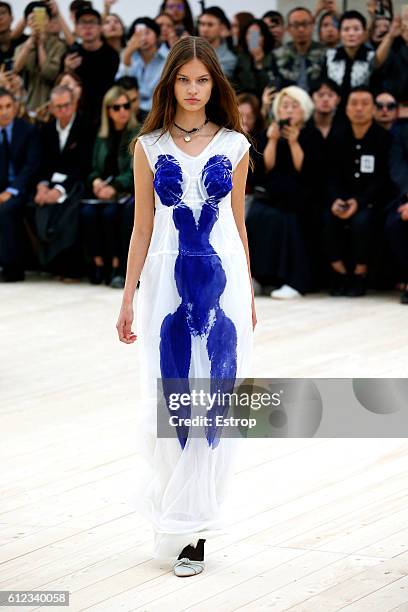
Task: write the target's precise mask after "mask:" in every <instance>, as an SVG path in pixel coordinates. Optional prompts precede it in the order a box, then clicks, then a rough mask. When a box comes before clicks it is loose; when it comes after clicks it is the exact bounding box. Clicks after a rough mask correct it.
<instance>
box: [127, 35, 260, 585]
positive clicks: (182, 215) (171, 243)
mask: <svg viewBox="0 0 408 612" xmlns="http://www.w3.org/2000/svg"><path fill="white" fill-rule="evenodd" d="M249 147H250V144H249V142H248V140H247V138H246V136H245V134H244V132H243V129H242V127H241V120H240V115H239V111H238V103H237V98H236V95H235V93H234V90H233V89H232V87H231V85H230V83H229V81H228V80H227V78H226V77H225V75H224V73H223V71H222V69H221V66H220V64H219V61H218V58H217V55H216V53H215V51H214V49H213V47H212V46H211V45H210V44H209V43H208V42H207V41H206V40H204V39H203V38H200V37H195V36H190V37H186V38H182V39H180V40H179V41H178V42H177V43H176V44H175V45H174V46H173V47H172V48H171V49H170V52H169V55H168V57H167V60H166V64H165V66H164V69H163V72H162V75H161V79H160V81H159V84H158V86H157V88H156V90H155V92H154V95H153V106H152V111H151V112H150V114H149V115H148V117H147V120H146V122H145V123H144V125H143V129H142V132H141V134H140V136H139V137H138V139H137V141H136V146H135V151H134V168H135V189H136V214H135V225H134V229H133V233H132V238H131V242H130V249H129V258H128V268H127V275H126V285H125V290H124V294H123V301H122V307H121V310H120V313H119V318H118V322H117V326H116V327H117V330H118V335H119V339H120V341H121V342H124V343H126V344H132V343H133V342H135V341H136V339H138V343H140V351H141V359H140V368H139V369H140V375H141V388H142V390H143V396H142V397H143V402H142V403H141V405H140V406H139V418H140V424H139V427H138V432H139V433H140V438H139V444H138V447H139V448H138V450H139V451H140V452H141V454H142V455H143V456H144V457H145V459H146V465H145V468H144V469H143V470H140V476H141V477H143V476H144V477H145V479H144V480H142V481H141V482H139V487H138V495H137V504H138V509H139V511H140V512H141V513H142V514H143V515H144V516H145V517H146V518H147V519H148V520H149V521H150V523H151V524H152V526H153V529H154V535H155V547H154V552H153V555H154V557H155V558H164V559H167V560H171V561H172V562H173V569H174V573H175V575H176V576H192V575H195V574H198V573H200V572H202V571H203V569H204V542H205V536H208V534H209V533H211V532H212V531H213V530H215V529H220V528H221V527H225V526H226V525H228V523H229V521H228V518H229V517H228V515H227V513H226V512H225V511H226V510H227V507H226V506H225V505H224V503H225V501H226V499H227V492H228V489H229V484H230V478H229V477H230V475H231V470H232V465H233V463H232V459H233V456H234V452H235V450H236V443H237V442H238V440H234V439H231V438H229V437H228V436H227V435H226V433H227V432H226V431H225V427H224V426H223V421H224V416H226V414H228V410H229V408H230V406H229V405H228V400H227V401H226V402H225V403H223V399H221V400H216V401H215V402H214V403H212V404H211V405H210V404H207V403H205V402H202V403H198V404H197V403H195V402H194V401H193V399H192V398H193V397H197V394H200V393H201V392H203V391H204V393H210V394H212V393H213V394H214V395H215V396H216V397H221V398H224V394H225V393H230V392H232V390H233V388H234V386H235V381H236V378H245V377H246V376H248V375H250V372H249V366H250V357H251V347H252V335H253V329H254V327H255V324H256V314H255V306H254V300H253V293H252V287H251V278H250V272H249V255H248V246H247V238H246V231H245V221H244V196H245V182H246V176H247V170H248V161H249V152H248V149H249ZM139 277H140V289H139V292H138V296H137V320H136V323H137V328H136V330H135V331H132V324H133V318H134V313H133V298H134V294H135V290H136V286H137V283H138V281H139ZM203 379H204V380H203ZM158 382H159V384H160V385H161V393H160V394H159V393H157V395H156V390H157V384H158ZM197 385H198V388H197ZM203 386H204V389H203ZM217 391H219V393H220V395H219V396H218V395H217ZM193 393H194V395H193ZM180 394H183V398H184V399H183V403H182V405H178V406H177V398H179V399H180ZM174 396H175V397H174ZM186 396H187V397H186ZM212 397H214V396H212ZM188 398H190V401H189V400H188ZM158 399H159V400H161V403H159V404H158V403H157V402H158ZM186 399H187V402H186V401H185V400H186ZM174 401H175V403H176V406H174V403H173V402H174ZM135 408H136V404H135ZM201 412H203V413H204V414H201V416H202V419H201V418H200V413H201ZM196 416H199V419H198V421H197V423H198V424H195V423H194V422H193V421H194V419H195V417H196ZM157 419H159V422H158V421H157ZM160 425H161V426H162V427H164V428H165V430H164V435H158V432H157V430H158V426H159V430H160ZM227 429H228V427H227ZM236 433H238V432H236ZM172 434H173V435H172Z"/></svg>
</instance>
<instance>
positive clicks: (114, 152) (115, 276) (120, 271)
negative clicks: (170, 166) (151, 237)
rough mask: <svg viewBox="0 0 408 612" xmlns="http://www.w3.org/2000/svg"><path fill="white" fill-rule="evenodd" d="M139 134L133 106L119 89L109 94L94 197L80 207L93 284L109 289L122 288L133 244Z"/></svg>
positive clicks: (95, 152) (97, 151)
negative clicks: (132, 151)
mask: <svg viewBox="0 0 408 612" xmlns="http://www.w3.org/2000/svg"><path fill="white" fill-rule="evenodd" d="M138 130H139V126H138V124H137V122H136V119H135V117H134V115H133V113H132V112H131V101H130V99H129V96H128V94H127V93H126V91H125V90H124V89H122V88H121V87H117V86H114V87H112V88H111V89H109V90H108V91H107V92H106V94H105V96H104V98H103V103H102V115H101V125H100V128H99V132H98V136H97V138H96V141H95V145H94V150H93V160H92V172H91V174H90V175H89V177H88V183H89V188H90V198H88V199H87V200H86V201H84V203H83V205H82V208H81V219H82V226H83V230H84V238H85V245H86V249H87V252H88V255H89V257H90V258H91V260H92V263H91V272H90V281H91V283H92V284H97V285H99V284H101V283H102V282H103V281H105V282H106V284H110V286H111V287H115V288H121V287H123V285H124V272H125V269H126V252H127V249H128V245H129V244H128V243H129V240H130V234H131V227H132V216H133V202H132V198H131V197H130V196H131V195H132V193H133V174H132V167H131V163H130V160H129V153H128V148H129V144H130V142H131V140H132V139H133V138H134V137H135V135H136V134H137V132H138Z"/></svg>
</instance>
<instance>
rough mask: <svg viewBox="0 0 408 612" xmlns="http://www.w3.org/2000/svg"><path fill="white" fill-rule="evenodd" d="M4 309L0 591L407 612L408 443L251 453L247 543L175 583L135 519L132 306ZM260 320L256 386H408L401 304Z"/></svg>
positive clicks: (44, 303) (362, 304)
mask: <svg viewBox="0 0 408 612" xmlns="http://www.w3.org/2000/svg"><path fill="white" fill-rule="evenodd" d="M0 297H1V299H0V313H1V317H0V327H1V330H0V334H1V335H0V338H1V348H0V351H1V363H2V367H1V373H0V377H1V378H0V393H1V404H0V424H1V451H0V452H1V456H0V465H1V471H0V479H1V486H0V493H1V497H0V500H1V506H0V590H19V589H34V590H48V589H49V590H60V589H65V590H69V591H70V593H71V595H70V597H71V604H70V607H69V610H73V611H75V612H77V611H80V610H95V611H96V610H98V611H109V612H118V611H126V612H127V611H130V610H138V611H148V612H153V611H154V612H156V611H157V612H167V611H170V612H173V611H177V612H178V611H181V610H194V611H202V612H210V611H211V612H212V611H216V612H227V611H232V610H251V611H256V612H258V611H259V610H266V609H273V610H277V611H279V612H281V611H284V610H290V611H299V612H319V611H322V612H332V611H333V612H334V611H337V610H344V611H347V612H365V611H370V612H391V611H394V612H396V611H397V610H398V611H400V612H402V611H408V503H407V502H408V494H407V492H408V442H407V441H406V440H404V439H318V438H316V439H313V438H312V439H288V440H285V439H282V440H280V439H275V440H250V441H248V442H247V443H245V445H246V446H245V449H246V452H245V455H244V456H242V457H240V458H239V462H238V464H237V473H236V475H235V478H234V486H233V500H234V508H235V509H234V515H233V518H232V523H231V528H230V529H229V530H228V531H226V532H224V533H222V534H220V535H218V536H217V537H214V538H212V539H209V540H208V541H207V544H206V569H205V571H204V573H203V574H201V575H199V576H197V577H194V578H190V579H188V578H187V579H180V578H176V577H175V576H174V575H173V574H172V572H171V571H170V570H169V568H168V567H166V566H164V565H160V564H159V563H158V562H157V561H156V562H152V560H151V557H150V550H151V549H150V547H151V532H150V528H149V525H148V524H147V523H146V522H145V521H144V520H142V519H140V518H139V517H138V515H137V514H135V512H134V509H133V507H132V505H131V497H132V479H133V478H134V474H135V472H136V470H137V469H138V467H139V456H138V454H137V448H135V444H134V436H135V413H136V411H137V409H138V388H139V383H138V371H137V353H138V346H137V343H136V345H134V346H128V345H124V344H121V343H119V342H118V340H117V338H116V330H115V323H116V317H117V313H118V309H119V305H120V299H121V292H120V291H117V290H113V289H110V288H107V287H91V286H89V285H87V284H85V283H81V284H78V285H64V284H61V283H58V282H56V281H50V280H49V279H47V278H45V277H42V278H39V277H35V276H34V277H29V278H28V280H27V281H26V282H25V283H18V284H15V285H4V284H3V285H1V286H0ZM257 306H258V319H259V325H258V328H257V330H256V334H255V355H254V357H255V359H254V374H256V375H257V376H271V377H292V376H293V377H296V376H307V377H328V376H335V377H349V376H350V377H352V376H354V377H359V376H361V377H377V376H378V377H379V376H386V377H400V376H406V375H407V348H408V324H407V322H408V307H404V306H401V305H400V304H399V303H398V294H388V295H369V296H367V297H366V298H363V299H354V300H353V299H349V298H336V299H335V298H328V297H327V296H325V295H323V294H322V295H314V296H310V297H306V298H302V299H300V300H298V301H293V302H289V303H288V302H284V303H283V302H278V301H275V300H271V299H270V298H266V297H263V298H257ZM2 609H4V610H8V611H9V610H17V609H18V608H15V607H9V608H2ZM24 609H25V610H27V611H28V610H33V609H34V608H33V607H25V608H24ZM35 609H37V608H35ZM41 609H42V608H41ZM52 609H54V608H52ZM55 609H58V610H63V609H67V608H61V607H59V608H55Z"/></svg>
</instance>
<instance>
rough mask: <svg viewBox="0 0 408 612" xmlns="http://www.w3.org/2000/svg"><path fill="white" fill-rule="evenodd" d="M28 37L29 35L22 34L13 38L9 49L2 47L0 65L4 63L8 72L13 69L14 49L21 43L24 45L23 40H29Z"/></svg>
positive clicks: (0, 49)
mask: <svg viewBox="0 0 408 612" xmlns="http://www.w3.org/2000/svg"><path fill="white" fill-rule="evenodd" d="M27 38H28V36H26V35H25V34H22V35H21V36H19V37H18V38H15V39H13V40H11V41H10V44H9V46H8V47H7V49H4V48H3V49H2V48H0V66H2V65H3V64H4V69H5V70H6V72H8V71H10V70H13V56H14V51H15V50H16V48H17V47H18V46H19V45H22V44H23V42H25V41H26V40H27Z"/></svg>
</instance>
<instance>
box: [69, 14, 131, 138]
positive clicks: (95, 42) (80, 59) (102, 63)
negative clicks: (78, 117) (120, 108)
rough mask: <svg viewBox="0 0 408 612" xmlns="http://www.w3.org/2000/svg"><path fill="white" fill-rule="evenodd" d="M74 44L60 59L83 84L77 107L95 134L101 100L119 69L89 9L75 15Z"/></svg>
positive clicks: (97, 16) (99, 21)
mask: <svg viewBox="0 0 408 612" xmlns="http://www.w3.org/2000/svg"><path fill="white" fill-rule="evenodd" d="M76 33H77V34H78V36H79V38H80V39H81V40H82V43H81V44H78V43H74V45H72V47H70V49H69V52H68V54H67V55H66V57H65V60H64V67H65V70H73V71H74V72H76V74H77V75H78V76H79V77H80V79H81V81H82V83H83V93H82V102H81V108H82V111H83V114H84V116H85V117H86V118H87V119H88V121H90V122H91V123H92V125H93V126H94V128H95V131H96V129H97V127H98V125H99V120H100V113H101V106H102V99H103V96H104V95H105V93H106V92H107V91H108V89H109V87H111V86H112V84H113V81H114V79H115V74H116V72H117V69H118V66H119V54H118V53H117V51H115V50H114V49H112V47H110V46H109V45H108V44H106V43H105V42H103V40H102V19H101V15H100V14H99V13H98V11H96V10H95V9H93V8H92V7H85V8H81V9H79V10H78V11H77V12H76Z"/></svg>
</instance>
